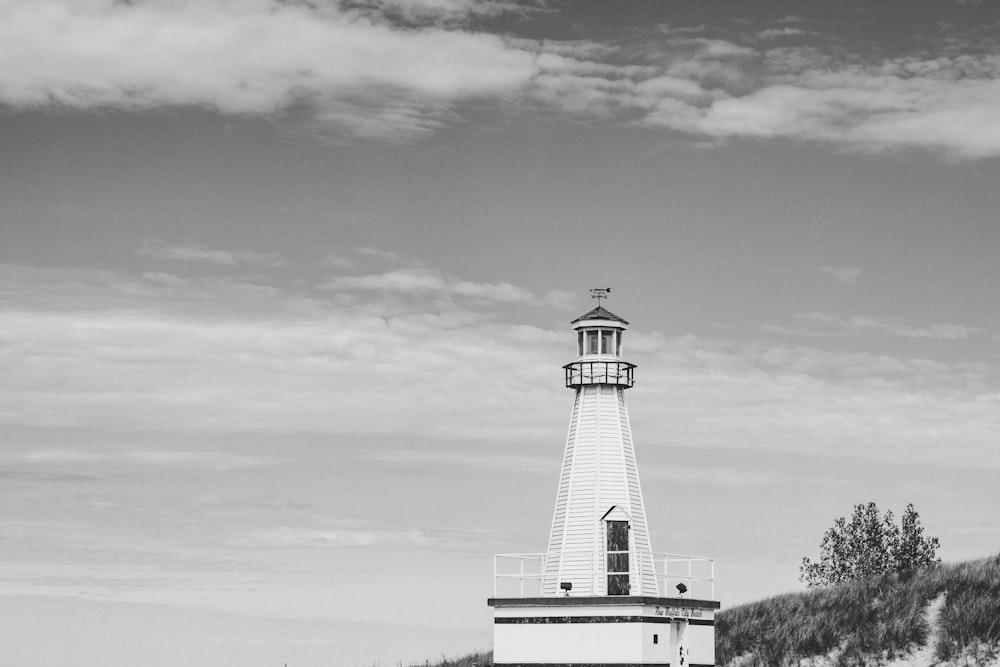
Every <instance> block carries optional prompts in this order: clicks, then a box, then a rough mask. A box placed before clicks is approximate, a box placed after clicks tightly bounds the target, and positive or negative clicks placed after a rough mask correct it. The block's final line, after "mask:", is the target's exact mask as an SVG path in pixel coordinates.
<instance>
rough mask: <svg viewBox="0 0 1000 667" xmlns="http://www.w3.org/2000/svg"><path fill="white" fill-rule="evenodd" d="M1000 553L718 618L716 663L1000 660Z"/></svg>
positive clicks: (918, 666) (727, 666)
mask: <svg viewBox="0 0 1000 667" xmlns="http://www.w3.org/2000/svg"><path fill="white" fill-rule="evenodd" d="M998 657H1000V555H997V556H993V557H991V558H986V559H982V560H976V561H969V562H965V563H956V564H946V565H937V566H934V567H930V568H926V569H923V570H916V571H914V572H909V573H906V574H903V575H896V574H893V575H886V576H883V577H879V578H874V579H868V580H861V581H856V582H851V583H849V584H842V585H839V586H831V587H828V588H819V589H812V590H809V591H805V592H802V593H789V594H786V595H779V596H776V597H773V598H768V599H766V600H761V601H759V602H753V603H750V604H745V605H741V606H739V607H733V608H732V609H727V610H725V611H723V612H722V613H720V614H719V615H718V617H717V619H716V664H717V665H719V667H756V666H758V665H759V666H761V667H764V666H767V667H777V666H785V665H800V664H805V665H810V667H812V666H815V667H827V666H831V667H833V666H841V665H843V666H849V665H891V666H892V667H910V666H912V667H924V666H925V665H983V666H987V665H988V666H994V665H998V664H1000V660H998Z"/></svg>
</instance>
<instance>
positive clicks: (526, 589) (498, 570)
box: [493, 554, 545, 598]
mask: <svg viewBox="0 0 1000 667" xmlns="http://www.w3.org/2000/svg"><path fill="white" fill-rule="evenodd" d="M544 573H545V554H495V555H494V556H493V597H495V598H499V597H505V598H524V597H538V596H540V595H541V594H542V575H543V574H544ZM515 593H516V594H515Z"/></svg>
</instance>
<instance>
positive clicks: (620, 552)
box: [607, 521, 629, 595]
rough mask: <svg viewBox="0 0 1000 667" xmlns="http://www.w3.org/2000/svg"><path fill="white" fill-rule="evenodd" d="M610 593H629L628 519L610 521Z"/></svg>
mask: <svg viewBox="0 0 1000 667" xmlns="http://www.w3.org/2000/svg"><path fill="white" fill-rule="evenodd" d="M607 527H608V549H607V566H608V569H607V572H608V595H628V594H629V575H628V521H608V522H607Z"/></svg>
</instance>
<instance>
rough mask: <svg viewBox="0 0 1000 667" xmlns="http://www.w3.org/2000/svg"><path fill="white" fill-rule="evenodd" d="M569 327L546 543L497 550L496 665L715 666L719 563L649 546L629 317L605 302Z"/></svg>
mask: <svg viewBox="0 0 1000 667" xmlns="http://www.w3.org/2000/svg"><path fill="white" fill-rule="evenodd" d="M596 291H597V292H598V296H599V297H600V298H603V297H604V296H605V295H604V294H603V292H604V291H603V290H596ZM598 303H600V302H598ZM572 324H573V326H574V329H575V330H576V333H577V353H578V356H577V360H576V361H574V362H572V363H569V364H567V365H566V366H564V367H563V368H564V370H565V374H566V386H567V387H569V388H571V389H573V390H575V392H576V398H575V401H574V405H573V412H572V414H571V417H570V426H569V432H568V435H567V438H566V449H565V454H564V457H563V464H562V469H561V473H560V478H559V488H558V491H557V494H556V504H555V511H554V513H553V519H552V530H551V533H550V535H549V546H548V550H547V551H546V552H545V553H537V554H533V553H523V554H498V555H497V556H495V557H494V595H493V597H491V598H490V599H489V605H490V606H491V607H493V610H494V616H493V662H494V664H495V665H498V666H503V667H542V666H546V667H557V666H559V667H590V666H593V667H598V666H600V667H610V666H612V665H613V666H615V667H625V666H631V665H659V666H666V665H670V666H672V667H708V666H712V665H714V664H715V613H716V611H717V610H718V609H719V607H720V604H719V602H717V601H715V599H714V580H715V572H714V561H712V560H711V559H708V558H699V557H694V556H681V555H677V554H669V553H657V552H654V551H652V549H651V547H650V540H649V529H648V527H647V525H646V512H645V508H644V505H643V500H642V489H641V486H640V484H639V474H638V467H637V465H636V458H635V449H634V446H633V443H632V433H631V427H630V424H629V417H628V411H627V410H626V408H625V401H624V390H625V389H628V388H630V387H632V385H633V383H634V380H633V370H634V369H635V366H634V365H633V364H630V363H628V362H626V361H623V360H622V357H621V346H622V334H623V333H624V331H625V329H626V328H627V326H628V322H626V321H625V320H623V319H622V318H620V317H618V316H617V315H615V314H613V313H611V312H610V311H608V310H606V309H605V308H603V307H601V306H600V305H598V307H597V308H595V309H594V310H592V311H590V312H589V313H587V314H585V315H583V316H581V317H579V318H577V319H576V320H574V321H573V323H572Z"/></svg>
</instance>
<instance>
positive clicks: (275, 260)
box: [136, 239, 285, 284]
mask: <svg viewBox="0 0 1000 667" xmlns="http://www.w3.org/2000/svg"><path fill="white" fill-rule="evenodd" d="M136 252H138V253H139V254H140V255H146V256H148V257H154V258H156V259H169V260H178V261H182V262H206V263H208V264H222V265H225V266H236V265H238V264H248V265H252V266H269V267H275V266H282V265H283V264H284V263H285V262H284V260H283V259H282V258H281V256H280V255H278V254H277V253H270V252H268V253H259V252H251V251H249V250H209V249H206V248H202V247H200V246H194V245H168V244H166V243H165V242H164V241H160V240H158V239H145V240H144V241H143V242H142V243H141V244H139V247H138V248H137V250H136ZM147 275H150V276H151V279H156V280H160V281H161V282H163V281H166V282H169V281H171V279H172V278H176V276H173V277H168V276H169V274H164V273H154V274H147ZM175 284H176V281H175Z"/></svg>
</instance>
